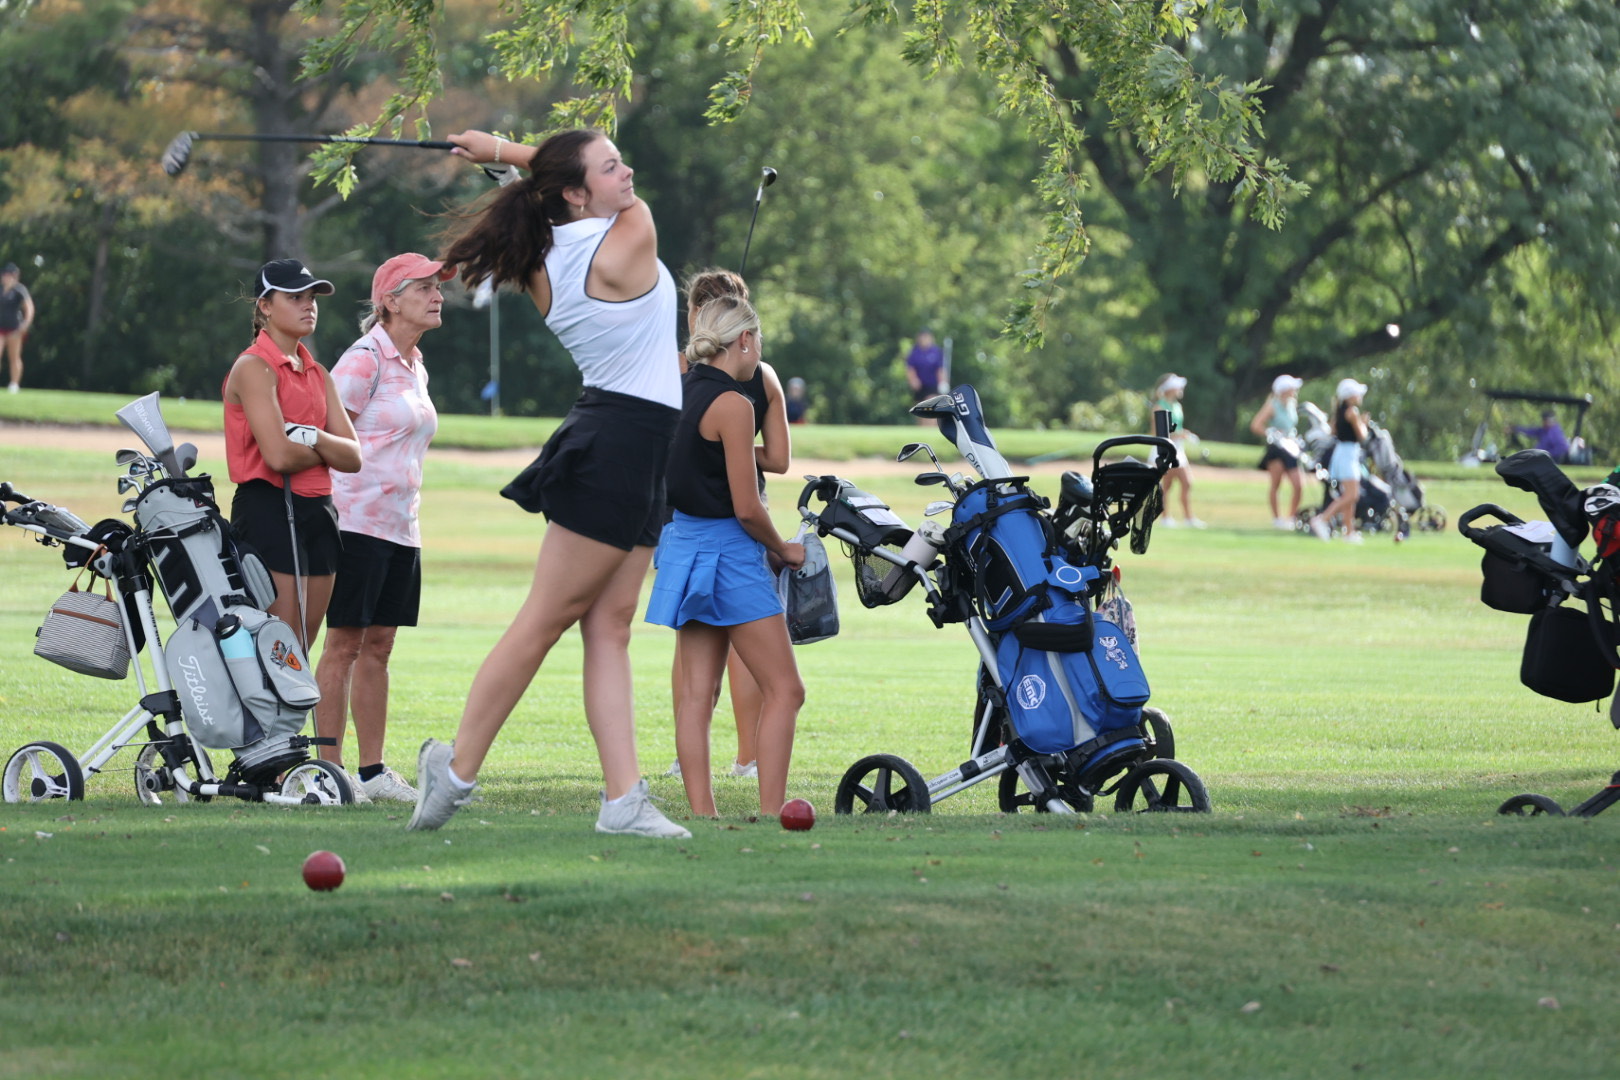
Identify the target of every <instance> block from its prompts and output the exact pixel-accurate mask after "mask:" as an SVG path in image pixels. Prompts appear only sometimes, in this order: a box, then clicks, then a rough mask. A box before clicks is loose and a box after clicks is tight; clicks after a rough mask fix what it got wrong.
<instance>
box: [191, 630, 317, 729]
mask: <svg viewBox="0 0 1620 1080" xmlns="http://www.w3.org/2000/svg"><path fill="white" fill-rule="evenodd" d="M165 658H166V660H167V664H168V670H169V679H170V681H171V682H172V683H173V684H174V688H175V693H177V694H178V695H179V697H180V708H181V712H182V713H183V714H184V715H185V719H186V728H187V729H188V730H189V731H190V732H191V737H192V738H193V739H196V740H197V741H198V742H199V743H201V744H202V745H203V746H206V747H208V748H209V749H210V750H234V749H237V748H238V747H243V746H251V745H253V744H254V743H257V742H259V741H261V740H263V739H265V738H277V737H283V736H288V735H296V734H298V732H299V731H300V730H302V728H303V726H304V720H305V718H306V717H307V716H308V714H309V710H310V709H312V708H314V707H315V704H316V703H317V702H318V701H320V700H321V692H320V690H319V689H317V687H316V685H315V677H314V675H313V674H312V673H311V672H310V668H309V661H308V659H306V658H305V656H304V651H303V649H301V648H300V647H299V645H298V639H297V637H295V636H294V634H293V629H292V627H290V626H288V625H287V624H286V623H285V622H283V621H281V620H280V619H278V618H276V617H274V616H273V615H267V614H265V613H264V612H262V611H260V610H259V609H258V608H254V607H248V606H246V605H232V606H228V607H226V609H225V611H224V612H223V613H220V612H218V610H217V609H216V608H215V607H214V606H213V604H212V602H209V601H205V602H204V604H203V605H202V607H201V608H200V610H199V611H198V614H197V617H196V618H191V619H187V620H185V621H184V622H182V623H181V624H180V625H179V626H178V627H177V628H176V629H175V631H174V633H173V634H172V635H170V637H169V641H168V645H167V647H166V649H165Z"/></svg>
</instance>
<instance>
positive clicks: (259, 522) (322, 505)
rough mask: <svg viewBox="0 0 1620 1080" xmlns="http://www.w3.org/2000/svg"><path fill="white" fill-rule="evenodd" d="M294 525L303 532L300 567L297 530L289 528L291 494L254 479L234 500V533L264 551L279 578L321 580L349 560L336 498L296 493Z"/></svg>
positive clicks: (238, 488) (300, 535)
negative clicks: (345, 558)
mask: <svg viewBox="0 0 1620 1080" xmlns="http://www.w3.org/2000/svg"><path fill="white" fill-rule="evenodd" d="M293 521H294V523H295V524H296V526H297V532H298V567H297V570H296V571H295V570H294V569H293V546H292V535H291V532H292V530H291V529H289V528H288V525H287V496H286V495H285V494H284V493H283V492H282V489H281V488H278V487H276V485H274V484H272V483H271V482H270V481H268V480H248V481H246V482H245V483H242V484H238V485H237V486H236V494H235V495H233V496H231V530H232V531H233V532H235V533H236V536H237V538H238V539H239V540H241V541H243V542H244V543H246V544H248V545H249V546H250V547H252V548H253V550H255V551H257V552H258V553H259V557H260V558H262V559H263V560H264V565H265V566H267V567H269V568H270V569H271V570H273V571H275V572H276V573H278V574H293V573H298V574H302V575H303V576H305V577H319V576H321V575H323V574H335V573H337V568H338V562H339V560H340V559H342V557H343V541H342V540H341V539H340V538H339V537H338V516H337V507H335V506H333V505H332V496H330V495H294V496H293Z"/></svg>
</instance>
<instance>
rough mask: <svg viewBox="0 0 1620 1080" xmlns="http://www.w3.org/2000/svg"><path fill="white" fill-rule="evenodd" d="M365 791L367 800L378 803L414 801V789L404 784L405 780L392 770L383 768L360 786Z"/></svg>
mask: <svg viewBox="0 0 1620 1080" xmlns="http://www.w3.org/2000/svg"><path fill="white" fill-rule="evenodd" d="M360 786H361V787H363V788H365V789H366V795H367V797H368V798H369V799H375V800H377V801H379V802H382V801H384V800H386V801H388V802H408V803H413V802H415V801H416V789H415V788H413V787H411V785H409V784H407V783H406V782H405V778H404V777H403V776H401V775H399V773H397V772H395V771H394V770H393V769H390V768H386V767H384V769H383V771H382V772H380V773H378V774H377V775H376V776H373V777H372V778H371V779H370V780H367V781H365V782H364V783H363V784H361V785H360Z"/></svg>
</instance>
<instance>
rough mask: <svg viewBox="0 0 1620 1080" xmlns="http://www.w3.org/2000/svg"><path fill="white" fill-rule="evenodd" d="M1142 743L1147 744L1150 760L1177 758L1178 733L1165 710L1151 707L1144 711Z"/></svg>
mask: <svg viewBox="0 0 1620 1080" xmlns="http://www.w3.org/2000/svg"><path fill="white" fill-rule="evenodd" d="M1142 741H1144V742H1146V743H1147V749H1148V752H1147V756H1148V757H1150V758H1173V757H1175V756H1176V733H1175V730H1174V729H1173V728H1171V726H1170V718H1169V717H1168V716H1166V715H1165V714H1164V710H1163V709H1155V708H1154V707H1153V706H1151V705H1150V706H1148V707H1147V708H1145V709H1143V710H1142Z"/></svg>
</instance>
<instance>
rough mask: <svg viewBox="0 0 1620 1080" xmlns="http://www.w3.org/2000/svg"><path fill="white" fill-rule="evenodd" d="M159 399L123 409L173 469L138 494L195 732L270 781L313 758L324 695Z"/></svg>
mask: <svg viewBox="0 0 1620 1080" xmlns="http://www.w3.org/2000/svg"><path fill="white" fill-rule="evenodd" d="M156 398H157V395H155V394H153V395H149V396H148V397H146V398H142V399H141V400H139V401H136V402H133V403H132V404H130V405H128V406H126V407H125V408H124V409H122V410H120V411H119V413H118V417H119V419H120V420H122V421H123V422H124V423H125V425H126V426H128V427H129V428H130V429H131V430H132V431H134V432H135V433H136V434H138V435H140V436H141V438H142V440H143V441H145V442H146V443H147V445H148V446H150V447H151V448H152V450H153V453H154V454H156V455H157V456H158V457H159V458H160V459H163V460H165V461H166V462H167V463H168V464H169V465H171V466H172V467H171V469H170V470H169V475H168V476H166V477H164V478H163V479H160V480H157V481H155V482H153V483H151V484H149V485H147V487H146V488H145V490H144V491H142V492H141V494H140V496H139V498H137V499H136V500H135V506H134V519H135V533H136V536H137V537H138V538H139V542H140V545H141V547H142V549H143V550H144V552H145V554H146V558H147V561H148V563H149V565H150V566H151V568H152V573H153V576H154V577H155V578H156V579H157V583H158V585H159V587H160V588H161V589H162V592H163V595H164V597H165V599H166V600H167V601H168V604H169V610H170V612H171V613H173V615H174V621H175V624H176V625H175V629H174V632H173V633H172V634H171V635H170V636H169V639H168V641H167V642H166V644H165V648H164V659H165V664H166V666H167V668H168V673H169V679H170V681H171V682H172V684H173V686H174V688H175V691H176V693H177V695H178V696H179V699H180V706H181V710H182V713H183V714H184V716H185V721H186V728H187V730H189V731H190V733H191V737H192V738H193V739H195V740H196V741H197V742H198V743H200V744H201V745H203V746H205V747H208V748H209V749H229V750H233V751H235V753H236V759H237V761H238V763H239V764H240V765H241V767H242V771H243V775H244V776H246V777H249V778H263V777H264V776H267V775H274V773H276V772H278V771H280V770H281V769H284V768H286V767H287V765H288V764H292V763H296V762H299V761H302V760H304V758H305V757H306V756H307V755H306V754H305V752H304V749H303V743H302V742H301V741H300V742H299V743H298V745H297V746H294V745H293V743H294V737H295V736H298V733H299V731H300V730H301V729H302V728H303V726H304V721H305V719H306V718H307V716H308V714H309V710H310V709H312V708H314V707H315V704H316V703H317V702H318V701H320V697H321V695H320V691H319V690H318V689H317V688H316V685H315V678H314V675H313V673H312V672H311V670H310V664H309V660H308V658H307V657H306V656H305V655H304V650H303V649H302V648H301V647H300V645H299V643H298V638H297V636H296V635H295V634H294V633H293V629H292V627H290V626H288V625H287V624H286V623H285V622H283V621H282V620H281V619H278V618H275V617H274V616H272V615H269V614H267V613H266V610H265V609H267V608H268V607H269V606H270V604H271V603H272V602H273V601H274V600H275V596H276V589H275V584H274V582H273V581H272V579H271V577H270V574H269V571H267V570H266V569H265V567H264V563H263V562H262V561H261V560H260V559H259V557H258V555H257V554H256V553H253V552H252V551H250V550H246V549H243V548H241V547H239V546H238V544H237V541H236V539H235V537H234V535H233V533H232V531H231V527H230V523H229V522H228V521H226V520H225V517H224V515H222V514H221V513H220V511H219V507H218V505H217V504H216V503H215V501H214V485H213V482H212V481H211V480H210V479H209V478H208V477H207V476H206V475H199V476H195V477H192V476H186V475H185V473H184V470H183V469H182V468H181V465H182V464H183V458H182V456H181V455H180V454H179V453H178V452H177V451H176V450H175V449H174V447H173V444H172V442H170V440H169V438H168V429H167V427H166V426H165V425H164V423H163V418H162V415H161V414H160V413H159V412H158V409H157V401H156Z"/></svg>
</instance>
